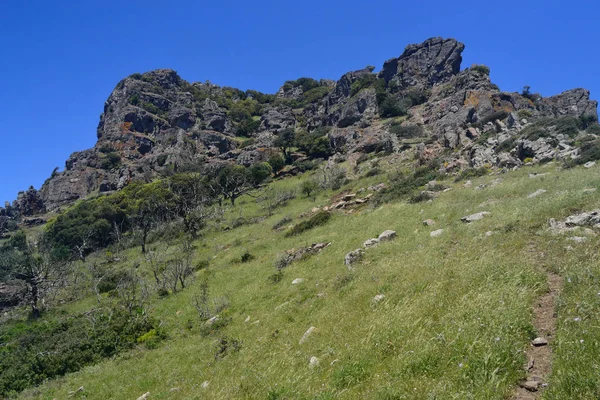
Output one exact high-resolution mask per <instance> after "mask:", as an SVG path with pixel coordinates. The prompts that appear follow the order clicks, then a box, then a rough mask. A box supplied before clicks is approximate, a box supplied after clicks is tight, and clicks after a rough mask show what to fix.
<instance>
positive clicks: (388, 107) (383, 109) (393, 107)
mask: <svg viewBox="0 0 600 400" xmlns="http://www.w3.org/2000/svg"><path fill="white" fill-rule="evenodd" d="M409 107H410V104H408V103H407V102H406V101H405V100H404V99H398V98H396V97H395V96H392V95H389V94H388V95H386V96H385V97H384V99H383V100H382V101H381V103H380V104H379V115H381V117H382V118H391V117H401V116H403V115H406V113H407V110H408V108H409Z"/></svg>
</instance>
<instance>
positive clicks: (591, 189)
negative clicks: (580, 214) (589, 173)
mask: <svg viewBox="0 0 600 400" xmlns="http://www.w3.org/2000/svg"><path fill="white" fill-rule="evenodd" d="M595 191H596V188H588V189H583V193H594V192H595Z"/></svg>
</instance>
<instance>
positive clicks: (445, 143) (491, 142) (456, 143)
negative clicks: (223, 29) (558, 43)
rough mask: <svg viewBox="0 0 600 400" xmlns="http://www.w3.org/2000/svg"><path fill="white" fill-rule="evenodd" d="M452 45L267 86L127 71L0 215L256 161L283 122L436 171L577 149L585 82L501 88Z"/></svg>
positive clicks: (586, 103) (515, 162)
mask: <svg viewBox="0 0 600 400" xmlns="http://www.w3.org/2000/svg"><path fill="white" fill-rule="evenodd" d="M463 50H464V44H462V43H460V42H458V41H456V40H454V39H442V38H432V39H428V40H426V41H425V42H423V43H421V44H413V45H409V46H407V47H406V49H405V50H404V52H403V53H402V54H401V55H400V56H399V57H398V58H393V59H390V60H388V61H386V62H385V63H384V65H383V68H382V69H381V71H380V72H378V73H374V72H373V71H374V67H366V68H365V69H362V70H358V71H353V72H348V73H346V74H344V75H343V76H342V77H341V78H340V79H339V80H338V81H337V82H334V81H329V80H321V81H315V80H313V79H308V78H301V79H298V80H296V81H288V82H286V83H285V84H284V85H283V86H282V88H281V89H280V90H279V91H278V93H276V94H275V95H267V94H263V93H260V92H256V91H246V92H242V91H240V90H238V89H234V88H228V87H219V86H217V85H214V84H211V83H210V82H208V81H207V82H205V83H199V82H196V83H188V82H187V81H185V80H183V79H182V78H180V77H179V75H178V74H177V73H176V72H175V71H173V70H169V69H160V70H155V71H150V72H147V73H144V74H133V75H131V76H129V77H127V78H125V79H123V80H122V81H120V82H119V83H118V84H117V86H116V87H115V89H114V90H113V92H112V93H111V94H110V96H109V97H108V99H107V100H106V102H105V104H104V110H103V113H102V115H101V117H100V122H99V124H98V128H97V138H98V141H97V143H96V145H95V146H94V147H93V148H91V149H88V150H84V151H80V152H76V153H73V154H72V155H71V156H70V157H69V159H68V160H67V161H66V163H65V169H64V171H62V172H56V171H55V172H53V174H52V176H51V177H50V178H48V180H47V181H46V182H45V183H44V184H43V186H42V188H41V189H40V190H39V191H36V190H35V189H33V188H30V189H29V190H28V191H26V192H22V193H20V194H19V198H18V199H17V200H16V201H15V202H13V204H12V205H7V207H6V208H1V209H0V218H3V217H4V218H5V219H6V218H9V217H10V215H14V214H19V215H22V216H31V215H37V214H41V213H44V212H46V211H53V210H57V209H58V208H59V207H61V206H65V205H69V204H71V203H72V202H73V201H75V200H77V199H80V198H83V197H85V196H87V195H89V194H90V193H93V192H109V191H114V190H119V189H121V188H123V187H125V186H126V185H128V184H129V183H130V182H132V181H138V180H139V181H150V180H152V179H154V178H155V177H157V176H162V175H164V174H168V173H172V172H174V171H182V170H190V169H194V168H198V167H199V166H201V165H206V164H217V165H218V164H221V163H228V162H235V163H239V164H242V165H251V164H253V163H256V162H260V161H265V160H267V159H268V158H269V156H270V155H271V154H272V153H274V152H276V151H278V150H277V149H276V148H275V147H274V143H273V140H274V138H275V135H277V133H279V132H281V131H282V130H284V129H289V128H291V129H294V130H296V131H299V130H303V131H308V132H310V131H314V130H316V129H319V128H323V127H326V128H327V129H328V132H327V140H328V141H329V144H330V146H331V148H332V150H333V152H334V153H339V154H342V155H348V154H360V153H372V152H379V151H384V152H403V151H406V152H414V156H415V158H416V159H417V160H418V162H419V163H426V162H428V161H431V160H432V159H435V158H443V169H444V170H445V171H446V172H455V171H459V170H461V169H464V168H469V167H481V166H490V167H499V168H515V167H518V166H520V165H522V164H523V163H524V162H531V161H534V162H535V161H547V160H550V159H571V158H577V157H578V156H579V154H580V146H579V145H578V143H579V142H580V141H579V140H578V139H579V138H580V137H579V136H581V132H580V131H581V130H583V129H584V128H585V126H583V127H582V126H581V125H579V126H578V127H576V128H577V129H575V131H573V129H567V128H569V126H567V127H566V128H565V124H566V125H569V123H570V124H571V125H572V122H573V120H576V121H578V122H579V121H583V122H582V123H583V124H584V125H586V126H587V125H591V124H595V121H597V102H596V101H593V100H590V93H589V91H587V90H585V89H573V90H568V91H566V92H563V93H561V94H559V95H556V96H552V97H548V98H542V97H541V96H540V95H537V94H531V93H528V92H523V93H521V94H519V93H506V92H501V91H500V90H499V88H498V87H497V86H496V85H494V84H493V83H492V82H491V81H490V77H489V68H488V67H486V66H483V65H474V66H471V67H470V68H467V69H464V70H461V69H460V68H461V62H462V56H461V54H462V51H463ZM394 107H395V108H394ZM398 107H404V110H403V112H401V113H399V112H397V109H398ZM388 108H389V109H390V110H391V111H388ZM399 114H406V115H404V116H399V117H398V115H399ZM570 117H572V118H571V119H569V120H566V119H565V118H570ZM536 121H537V122H539V123H537V124H536ZM540 121H541V122H540ZM565 121H566V122H565ZM571 128H572V127H571ZM594 132H595V133H593V134H590V135H591V136H592V139H594V138H596V139H597V136H596V135H598V131H597V130H596V131H594ZM590 135H588V136H590ZM448 149H449V150H450V151H448ZM11 213H12V214H11Z"/></svg>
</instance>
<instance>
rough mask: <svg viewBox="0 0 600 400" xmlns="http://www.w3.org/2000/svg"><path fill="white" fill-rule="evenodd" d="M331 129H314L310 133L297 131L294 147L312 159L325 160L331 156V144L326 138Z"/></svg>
mask: <svg viewBox="0 0 600 400" xmlns="http://www.w3.org/2000/svg"><path fill="white" fill-rule="evenodd" d="M329 129H331V127H324V128H319V129H316V130H314V131H312V132H307V131H299V132H298V133H297V134H296V139H295V145H296V147H298V150H300V151H302V152H304V153H306V155H308V156H310V157H314V158H327V157H329V156H330V155H331V154H332V149H331V143H330V141H329V138H328V137H327V136H326V135H327V133H328V132H329Z"/></svg>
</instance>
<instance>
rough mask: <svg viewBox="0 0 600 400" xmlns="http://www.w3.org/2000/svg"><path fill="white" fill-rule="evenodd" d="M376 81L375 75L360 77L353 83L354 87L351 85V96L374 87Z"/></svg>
mask: <svg viewBox="0 0 600 400" xmlns="http://www.w3.org/2000/svg"><path fill="white" fill-rule="evenodd" d="M376 80H377V75H375V74H368V75H367V74H365V75H362V76H360V77H359V78H358V79H357V80H356V81H354V82H353V83H352V85H350V96H354V95H355V94H357V93H358V92H360V91H361V90H363V89H366V88H368V87H370V86H373V84H374V83H375V81H376Z"/></svg>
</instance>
